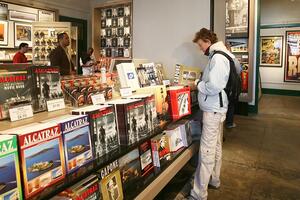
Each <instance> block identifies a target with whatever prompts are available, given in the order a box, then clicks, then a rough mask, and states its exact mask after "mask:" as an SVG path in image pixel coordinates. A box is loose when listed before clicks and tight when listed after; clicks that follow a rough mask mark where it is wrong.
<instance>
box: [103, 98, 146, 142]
mask: <svg viewBox="0 0 300 200" xmlns="http://www.w3.org/2000/svg"><path fill="white" fill-rule="evenodd" d="M106 104H108V105H114V107H115V110H116V114H117V120H118V132H119V135H120V144H121V145H131V144H133V143H135V142H137V141H139V140H140V139H142V138H144V137H146V136H147V135H148V130H147V124H146V120H145V108H144V106H145V103H144V101H143V100H140V99H117V100H112V101H108V102H106Z"/></svg>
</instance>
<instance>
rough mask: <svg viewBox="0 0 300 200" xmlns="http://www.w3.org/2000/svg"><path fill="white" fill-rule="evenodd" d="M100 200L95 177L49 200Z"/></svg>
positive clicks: (98, 187) (86, 179)
mask: <svg viewBox="0 0 300 200" xmlns="http://www.w3.org/2000/svg"><path fill="white" fill-rule="evenodd" d="M83 199H85V200H102V199H103V197H102V194H101V190H100V184H99V180H98V177H97V176H96V175H91V176H89V177H87V178H85V179H84V180H82V181H80V182H78V183H77V184H75V185H73V186H72V187H70V188H68V189H66V190H65V191H63V192H61V193H59V194H58V195H56V196H55V197H53V198H51V200H83Z"/></svg>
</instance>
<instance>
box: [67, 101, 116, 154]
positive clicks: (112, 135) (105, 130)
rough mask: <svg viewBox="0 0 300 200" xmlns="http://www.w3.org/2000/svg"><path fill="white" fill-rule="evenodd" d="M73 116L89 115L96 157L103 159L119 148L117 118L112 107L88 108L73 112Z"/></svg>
mask: <svg viewBox="0 0 300 200" xmlns="http://www.w3.org/2000/svg"><path fill="white" fill-rule="evenodd" d="M72 114H73V115H88V117H89V122H90V129H91V133H92V141H93V146H94V153H95V155H96V157H101V156H103V155H105V154H107V153H108V152H110V151H113V150H115V149H116V148H118V147H119V138H118V132H117V128H116V126H117V125H116V116H115V112H114V108H113V107H112V106H108V105H106V106H103V105H102V106H101V105H99V106H88V107H85V108H82V109H77V110H73V111H72Z"/></svg>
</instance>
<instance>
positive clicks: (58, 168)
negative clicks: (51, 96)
mask: <svg viewBox="0 0 300 200" xmlns="http://www.w3.org/2000/svg"><path fill="white" fill-rule="evenodd" d="M2 133H4V134H15V135H17V137H18V145H19V153H20V162H21V167H22V177H23V183H24V185H23V190H24V194H25V198H31V197H33V196H34V195H36V194H38V193H39V192H41V191H42V190H43V189H45V188H46V187H48V186H50V185H52V184H54V183H56V182H58V181H59V180H62V179H63V178H64V177H65V174H66V170H65V158H64V150H63V141H62V136H61V131H60V127H59V126H58V125H57V124H56V123H50V122H49V123H42V124H41V123H40V124H39V123H34V124H29V125H27V126H21V127H18V128H15V129H9V130H6V131H3V132H2Z"/></svg>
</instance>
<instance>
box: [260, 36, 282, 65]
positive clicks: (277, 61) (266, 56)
mask: <svg viewBox="0 0 300 200" xmlns="http://www.w3.org/2000/svg"><path fill="white" fill-rule="evenodd" d="M282 42H283V37H282V36H261V38H260V66H268V67H281V66H282V46H283V45H282Z"/></svg>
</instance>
